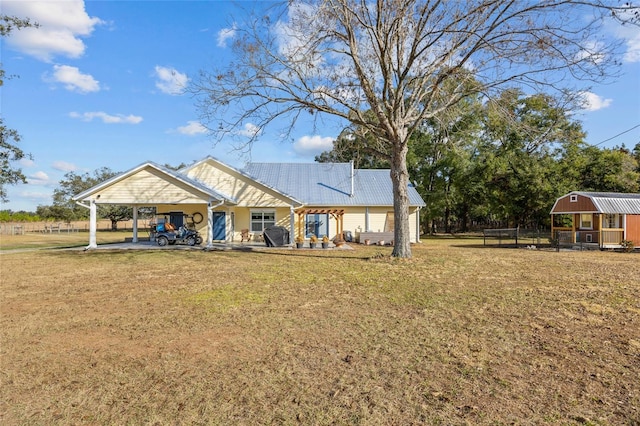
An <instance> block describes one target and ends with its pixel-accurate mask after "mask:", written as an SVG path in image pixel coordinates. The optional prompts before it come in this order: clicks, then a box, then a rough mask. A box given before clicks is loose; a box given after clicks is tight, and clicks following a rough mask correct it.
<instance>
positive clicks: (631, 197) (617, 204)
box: [551, 191, 640, 214]
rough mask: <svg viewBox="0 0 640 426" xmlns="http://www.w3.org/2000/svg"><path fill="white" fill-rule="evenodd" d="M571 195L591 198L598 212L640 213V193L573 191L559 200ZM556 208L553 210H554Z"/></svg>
mask: <svg viewBox="0 0 640 426" xmlns="http://www.w3.org/2000/svg"><path fill="white" fill-rule="evenodd" d="M571 195H580V196H583V197H587V198H589V199H590V200H591V201H592V202H593V204H594V205H595V207H596V209H597V210H598V213H604V214H616V213H618V214H640V194H629V193H620V192H583V191H573V192H571V193H569V194H567V195H565V196H564V197H561V198H559V199H558V200H560V199H562V198H566V197H569V196H571ZM557 203H558V201H556V204H557ZM554 209H555V205H554ZM554 209H552V210H551V211H552V212H553V211H554Z"/></svg>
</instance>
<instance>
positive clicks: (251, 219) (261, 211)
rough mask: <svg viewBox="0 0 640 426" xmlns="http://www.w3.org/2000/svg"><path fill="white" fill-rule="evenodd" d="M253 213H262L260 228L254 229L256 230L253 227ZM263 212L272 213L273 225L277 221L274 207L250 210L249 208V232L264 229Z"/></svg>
mask: <svg viewBox="0 0 640 426" xmlns="http://www.w3.org/2000/svg"><path fill="white" fill-rule="evenodd" d="M255 213H260V214H262V229H261V230H260V231H256V230H254V229H253V215H254V214H255ZM265 213H272V214H273V224H274V225H275V224H276V223H278V220H277V217H276V210H275V209H251V210H249V228H250V231H249V232H262V231H264V229H265V226H264V214H265Z"/></svg>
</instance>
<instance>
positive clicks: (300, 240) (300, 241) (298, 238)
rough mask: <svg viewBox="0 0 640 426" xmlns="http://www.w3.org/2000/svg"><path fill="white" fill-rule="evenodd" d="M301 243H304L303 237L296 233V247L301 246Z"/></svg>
mask: <svg viewBox="0 0 640 426" xmlns="http://www.w3.org/2000/svg"><path fill="white" fill-rule="evenodd" d="M303 245H304V238H303V237H302V235H298V236H297V237H296V248H302V246H303Z"/></svg>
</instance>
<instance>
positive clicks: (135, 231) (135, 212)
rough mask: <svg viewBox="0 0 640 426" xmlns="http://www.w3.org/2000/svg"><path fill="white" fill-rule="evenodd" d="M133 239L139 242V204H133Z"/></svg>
mask: <svg viewBox="0 0 640 426" xmlns="http://www.w3.org/2000/svg"><path fill="white" fill-rule="evenodd" d="M131 241H132V242H134V243H137V242H138V206H133V239H132V240H131Z"/></svg>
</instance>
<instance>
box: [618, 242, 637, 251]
mask: <svg viewBox="0 0 640 426" xmlns="http://www.w3.org/2000/svg"><path fill="white" fill-rule="evenodd" d="M620 245H621V246H622V251H624V252H625V253H629V252H631V251H633V248H634V247H635V246H634V244H633V241H631V240H622V241H620Z"/></svg>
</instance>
